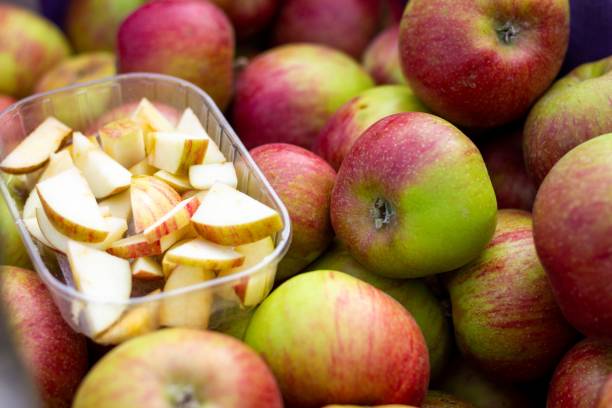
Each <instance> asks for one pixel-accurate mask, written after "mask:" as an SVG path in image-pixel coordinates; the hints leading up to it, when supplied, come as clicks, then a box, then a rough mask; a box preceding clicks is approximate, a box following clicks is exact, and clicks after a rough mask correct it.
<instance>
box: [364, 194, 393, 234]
mask: <svg viewBox="0 0 612 408" xmlns="http://www.w3.org/2000/svg"><path fill="white" fill-rule="evenodd" d="M370 214H371V215H372V218H373V219H374V228H376V229H377V230H380V229H382V228H384V227H385V225H388V224H390V223H391V220H392V219H393V216H394V215H395V210H394V209H393V206H392V205H391V203H390V202H389V201H387V200H385V199H384V198H381V197H378V198H377V199H376V201H374V206H373V207H372V209H371V210H370Z"/></svg>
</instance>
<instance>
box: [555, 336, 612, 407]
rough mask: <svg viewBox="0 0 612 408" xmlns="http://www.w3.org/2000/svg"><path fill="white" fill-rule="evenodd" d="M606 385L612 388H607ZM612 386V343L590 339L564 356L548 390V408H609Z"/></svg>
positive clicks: (583, 341) (577, 345)
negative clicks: (607, 403) (611, 384)
mask: <svg viewBox="0 0 612 408" xmlns="http://www.w3.org/2000/svg"><path fill="white" fill-rule="evenodd" d="M606 383H607V384H608V385H606ZM610 383H612V342H610V341H606V340H603V339H594V338H587V339H585V340H582V341H581V342H580V343H578V344H576V345H575V346H574V347H573V348H572V349H571V350H570V351H568V352H567V354H566V355H565V356H564V357H563V359H562V360H561V362H560V363H559V365H558V366H557V369H556V370H555V373H554V374H553V377H552V380H551V382H550V388H549V390H548V401H547V404H546V406H547V407H548V408H573V407H576V408H578V407H596V408H606V407H609V405H606V403H605V401H604V400H603V399H604V397H605V398H609V394H608V395H605V394H606V393H608V392H609V391H606V390H605V387H608V389H609V388H610V385H609V384H610Z"/></svg>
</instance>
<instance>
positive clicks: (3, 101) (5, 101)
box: [0, 95, 17, 112]
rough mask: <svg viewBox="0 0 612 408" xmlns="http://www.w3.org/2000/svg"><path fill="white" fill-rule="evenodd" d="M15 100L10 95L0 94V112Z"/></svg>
mask: <svg viewBox="0 0 612 408" xmlns="http://www.w3.org/2000/svg"><path fill="white" fill-rule="evenodd" d="M15 102H17V101H16V100H15V98H11V97H10V96H6V95H0V112H2V111H3V110H5V109H6V108H8V107H9V106H11V105H12V104H14V103H15Z"/></svg>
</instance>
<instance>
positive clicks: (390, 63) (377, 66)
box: [363, 24, 406, 84]
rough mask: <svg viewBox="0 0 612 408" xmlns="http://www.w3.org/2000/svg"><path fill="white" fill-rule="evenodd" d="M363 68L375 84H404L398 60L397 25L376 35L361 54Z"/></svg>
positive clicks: (404, 80)
mask: <svg viewBox="0 0 612 408" xmlns="http://www.w3.org/2000/svg"><path fill="white" fill-rule="evenodd" d="M363 66H364V68H365V69H366V71H368V73H369V74H370V75H371V76H372V78H374V81H376V83H377V84H405V83H406V79H405V78H404V73H403V72H402V65H401V64H400V58H399V24H396V25H393V26H391V27H389V28H387V29H385V30H384V31H382V32H381V33H380V34H378V35H377V36H376V37H374V39H373V40H372V42H371V43H370V45H368V47H367V48H366V50H365V52H364V53H363Z"/></svg>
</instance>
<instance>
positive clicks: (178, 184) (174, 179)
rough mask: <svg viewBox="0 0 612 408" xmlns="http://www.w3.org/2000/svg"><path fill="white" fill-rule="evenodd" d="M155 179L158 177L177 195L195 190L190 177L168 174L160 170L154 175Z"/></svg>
mask: <svg viewBox="0 0 612 408" xmlns="http://www.w3.org/2000/svg"><path fill="white" fill-rule="evenodd" d="M192 167H195V166H191V167H189V171H191V168H192ZM152 175H153V176H154V177H157V178H158V179H160V180H161V181H163V182H165V183H166V184H168V185H169V186H170V187H172V188H173V189H174V190H175V191H176V192H177V193H179V194H182V193H185V192H187V191H190V190H193V188H194V187H193V186H192V185H191V184H190V183H189V177H187V176H184V175H176V174H172V173H168V172H167V171H165V170H159V171H156V172H155V173H153V174H152Z"/></svg>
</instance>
